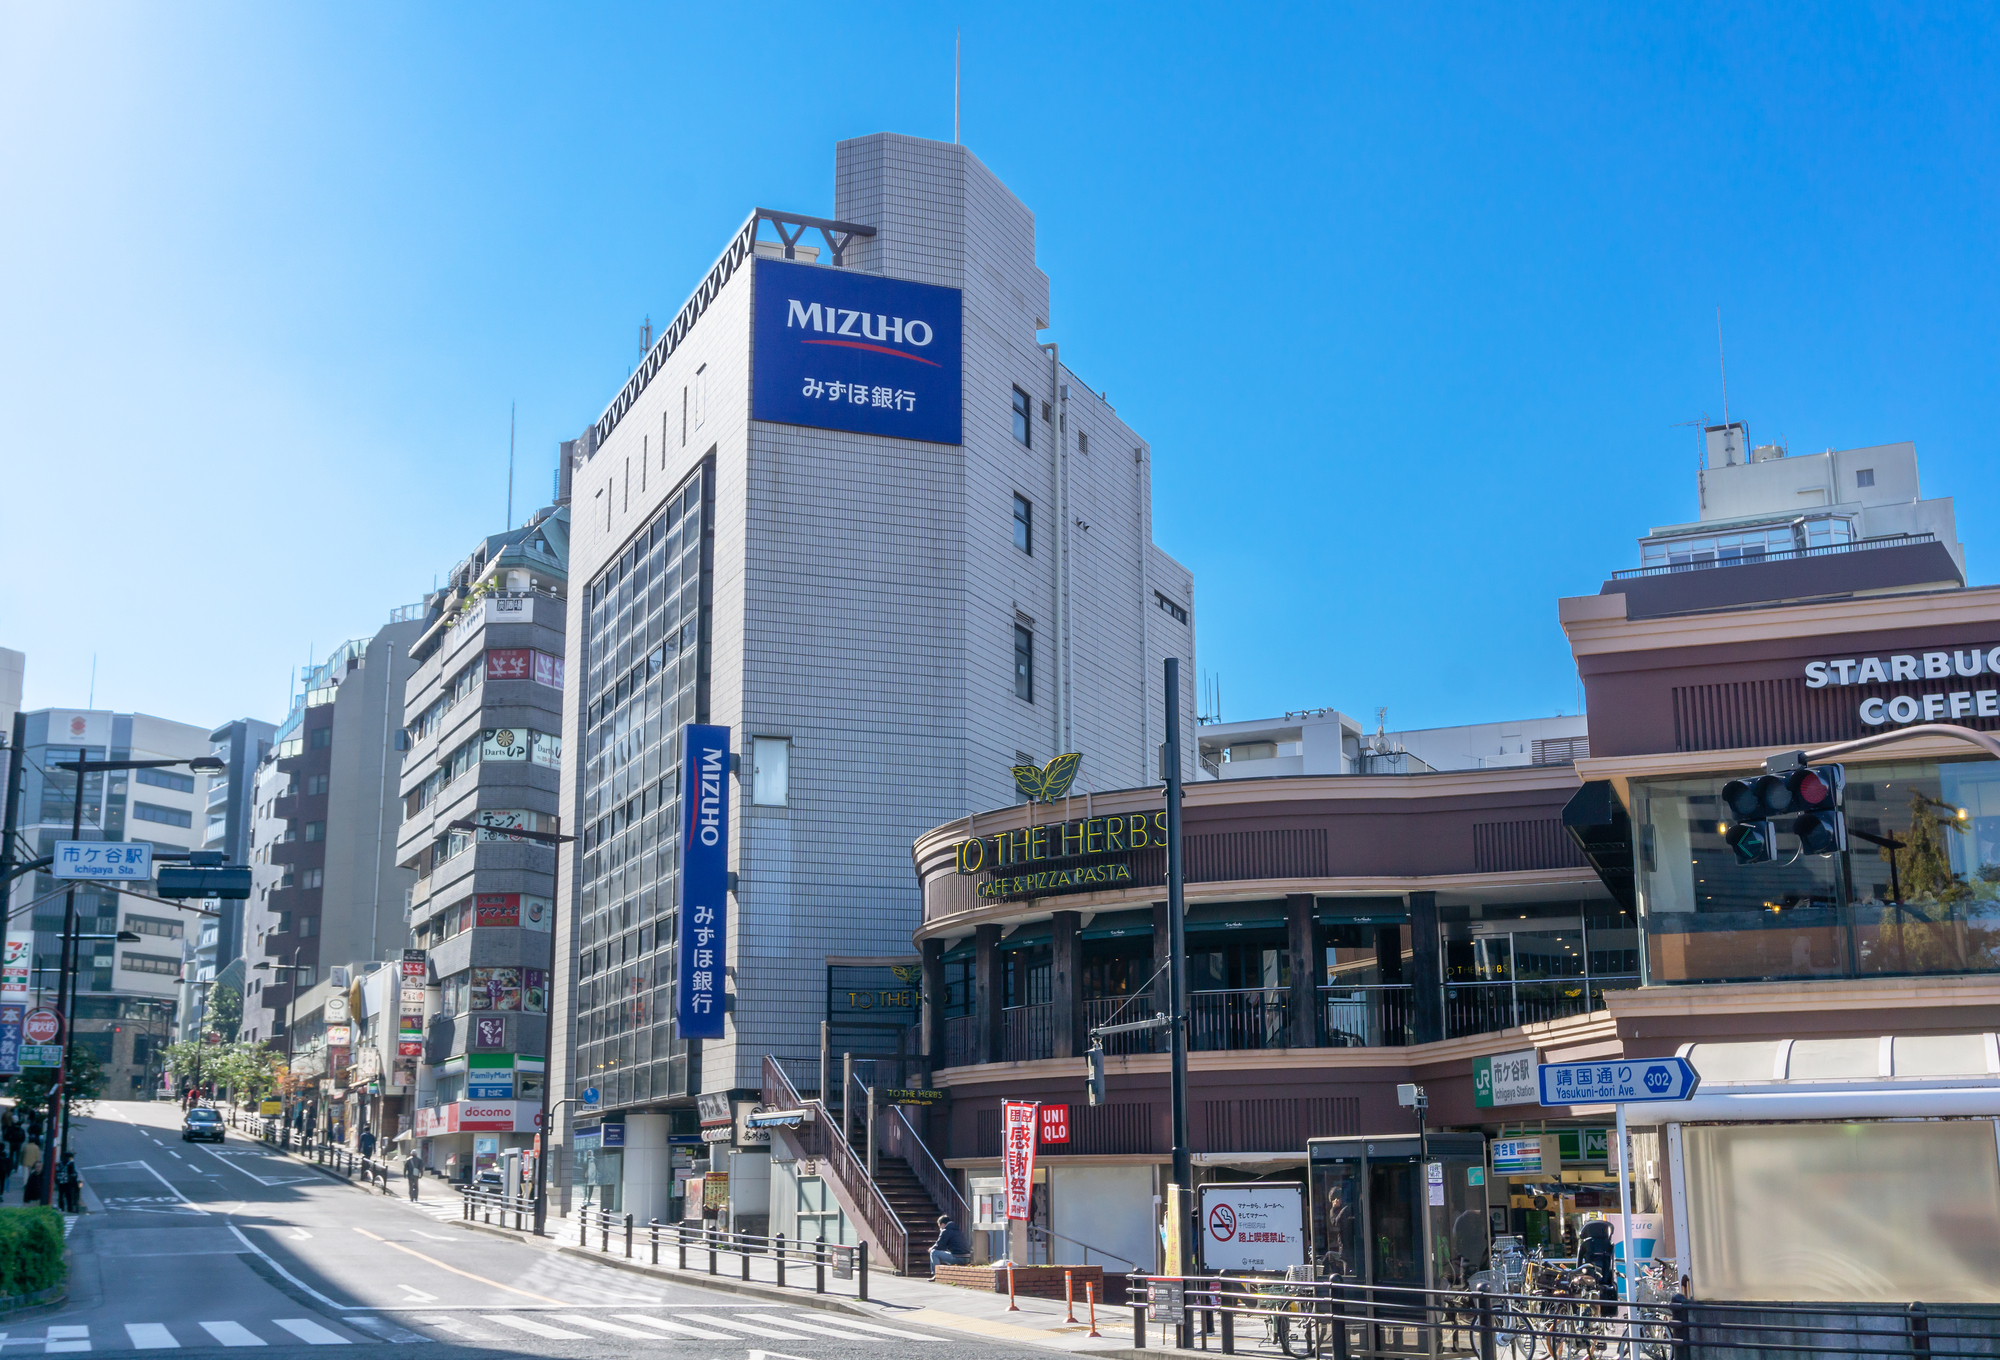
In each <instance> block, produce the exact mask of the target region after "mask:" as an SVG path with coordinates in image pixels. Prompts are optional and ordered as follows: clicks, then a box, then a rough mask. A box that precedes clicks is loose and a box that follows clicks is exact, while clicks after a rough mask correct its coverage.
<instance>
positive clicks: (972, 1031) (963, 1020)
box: [944, 1015, 986, 1067]
mask: <svg viewBox="0 0 2000 1360" xmlns="http://www.w3.org/2000/svg"><path fill="white" fill-rule="evenodd" d="M978 1047H979V1017H978V1016H976V1015H954V1016H951V1017H949V1018H948V1019H946V1021H945V1022H944V1065H945V1066H946V1067H969V1066H971V1065H972V1064H973V1063H979V1062H985V1061H986V1058H985V1055H984V1054H981V1053H980V1052H978Z"/></svg>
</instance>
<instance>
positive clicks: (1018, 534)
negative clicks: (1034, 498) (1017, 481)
mask: <svg viewBox="0 0 2000 1360" xmlns="http://www.w3.org/2000/svg"><path fill="white" fill-rule="evenodd" d="M1014 546H1015V547H1017V548H1019V549H1020V550H1021V551H1022V552H1024V553H1026V554H1028V556H1030V557H1033V556H1034V555H1035V507H1034V506H1032V505H1030V504H1029V503H1028V498H1027V497H1026V496H1023V495H1021V494H1020V493H1018V492H1016V493H1015V496H1014Z"/></svg>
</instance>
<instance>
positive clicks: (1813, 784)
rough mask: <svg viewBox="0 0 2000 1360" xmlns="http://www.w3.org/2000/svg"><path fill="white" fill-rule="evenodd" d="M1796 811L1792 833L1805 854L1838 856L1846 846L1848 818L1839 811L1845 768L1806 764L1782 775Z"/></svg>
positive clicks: (1844, 785) (1801, 851)
mask: <svg viewBox="0 0 2000 1360" xmlns="http://www.w3.org/2000/svg"><path fill="white" fill-rule="evenodd" d="M1785 784H1786V787H1787V788H1789V789H1790V790H1791V793H1792V800H1793V802H1794V804H1795V805H1796V806H1797V808H1798V810H1799V817H1798V820H1797V821H1795V822H1793V823H1792V834H1793V835H1794V836H1797V837H1798V838H1799V851H1800V853H1802V854H1807V855H1837V854H1839V853H1840V852H1841V851H1843V850H1845V849H1846V848H1847V817H1846V815H1845V814H1843V813H1842V812H1841V810H1840V808H1841V800H1842V798H1843V796H1844V795H1845V793H1846V790H1847V771H1846V770H1844V769H1842V768H1841V767H1840V766H1838V765H1817V766H1813V765H1809V766H1805V767H1803V768H1801V769H1797V770H1793V771H1792V772H1791V773H1790V774H1788V775H1786V776H1785Z"/></svg>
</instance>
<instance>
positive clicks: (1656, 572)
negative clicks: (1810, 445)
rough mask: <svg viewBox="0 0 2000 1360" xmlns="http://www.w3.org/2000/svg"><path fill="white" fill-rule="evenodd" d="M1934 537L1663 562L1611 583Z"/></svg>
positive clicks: (1618, 574) (1890, 537) (1891, 537)
mask: <svg viewBox="0 0 2000 1360" xmlns="http://www.w3.org/2000/svg"><path fill="white" fill-rule="evenodd" d="M1936 541H1937V535H1936V534H1929V533H1925V534H1884V535H1882V536H1881V537H1879V538H1864V539H1861V540H1859V541H1858V542H1854V543H1823V544H1821V545H1820V546H1819V547H1817V548H1792V549H1789V550H1781V551H1779V552H1757V553H1749V554H1746V555H1743V556H1738V557H1711V558H1709V559H1708V560H1706V561H1694V562H1666V563H1662V564H1660V565H1659V566H1654V567H1627V568H1626V569H1625V570H1624V571H1614V572H1612V573H1611V579H1612V580H1614V581H1629V580H1631V579H1632V578H1633V577H1635V576H1671V575H1673V574H1674V573H1675V572H1680V571H1707V570H1709V569H1710V568H1712V567H1754V566H1757V565H1758V564H1760V563H1763V562H1791V561H1795V560H1798V559H1800V558H1807V557H1832V556H1834V555H1836V554H1838V553H1851V552H1868V551H1870V550H1871V549H1874V548H1905V547H1909V546H1911V545H1912V544H1917V543H1935V542H1936Z"/></svg>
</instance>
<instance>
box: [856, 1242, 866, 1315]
mask: <svg viewBox="0 0 2000 1360" xmlns="http://www.w3.org/2000/svg"><path fill="white" fill-rule="evenodd" d="M854 1278H855V1279H856V1280H857V1281H859V1282H860V1285H861V1295H860V1297H861V1301H862V1302H863V1303H866V1302H868V1243H867V1242H865V1241H864V1242H860V1243H857V1244H856V1245H855V1248H854Z"/></svg>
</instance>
